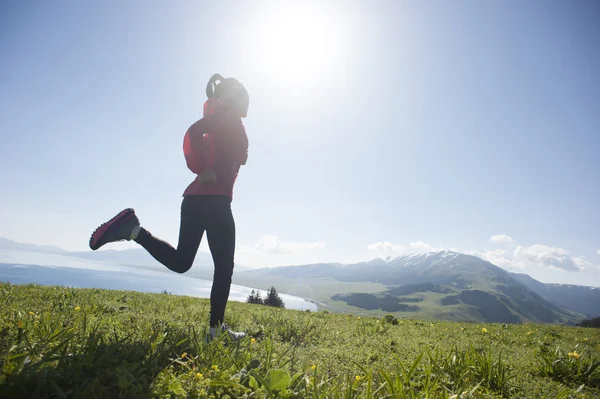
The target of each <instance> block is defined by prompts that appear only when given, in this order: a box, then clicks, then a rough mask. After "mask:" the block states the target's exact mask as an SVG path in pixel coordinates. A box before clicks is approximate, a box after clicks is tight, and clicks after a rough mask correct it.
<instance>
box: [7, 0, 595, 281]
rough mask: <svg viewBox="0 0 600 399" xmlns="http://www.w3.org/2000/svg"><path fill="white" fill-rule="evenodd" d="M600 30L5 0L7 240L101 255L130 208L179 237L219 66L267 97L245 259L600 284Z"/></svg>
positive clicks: (527, 7) (518, 21)
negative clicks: (451, 261) (453, 261)
mask: <svg viewBox="0 0 600 399" xmlns="http://www.w3.org/2000/svg"><path fill="white" fill-rule="evenodd" d="M598 37H600V4H599V3H598V2H595V1H573V2H560V1H543V2H542V1H530V2H526V3H523V2H519V1H505V2H500V1H495V2H479V1H459V2H416V1H413V2H408V1H407V2H396V1H372V2H367V1H344V2H341V1H340V2H335V1H330V2H314V3H310V2H306V3H299V2H298V3H292V2H291V3H286V2H274V1H256V2H241V1H239V2H235V1H219V2H200V1H187V2H184V1H181V2H168V3H167V2H158V1H130V2H118V1H105V2H90V1H84V2H61V1H55V2H42V1H38V2H35V1H30V2H17V1H4V2H2V3H1V4H0V92H1V93H2V95H1V96H0V132H1V136H0V185H1V186H2V195H1V196H0V236H4V237H7V238H11V239H14V240H17V241H22V242H30V243H37V244H53V245H58V246H61V247H64V248H66V249H72V250H84V249H85V248H86V247H87V241H88V238H89V235H90V233H91V231H92V230H93V229H94V228H95V227H96V225H98V224H100V223H101V222H103V221H104V220H105V219H107V218H110V217H111V216H113V215H114V214H115V213H116V212H118V211H119V210H121V209H122V208H125V207H134V208H135V209H136V211H137V212H138V214H139V216H140V219H141V221H142V224H143V225H144V226H145V227H147V228H148V229H149V230H150V231H152V232H153V234H155V235H157V236H159V237H162V238H164V239H167V240H169V241H171V242H172V243H175V242H176V240H177V232H178V227H179V207H180V203H181V194H182V192H183V190H184V189H185V187H186V186H187V185H188V184H189V183H190V182H191V180H192V179H193V175H192V174H191V172H189V171H188V170H187V169H186V167H185V162H184V159H183V155H182V150H181V146H182V139H183V134H184V133H185V131H186V129H187V128H188V127H189V125H191V124H192V123H193V122H194V121H196V120H197V119H198V118H199V117H200V116H201V110H202V104H203V102H204V100H205V96H204V87H205V85H206V81H207V80H208V78H209V77H210V76H211V75H212V74H213V73H215V72H219V73H221V74H223V75H225V76H234V77H236V78H238V79H239V80H240V81H242V82H243V83H244V84H245V85H246V86H247V88H248V90H249V92H250V111H249V115H248V118H247V119H246V120H245V125H246V129H247V132H248V136H249V140H250V150H249V153H250V155H249V160H248V165H247V166H245V167H243V168H242V170H241V173H240V176H239V179H238V183H237V185H236V188H235V194H234V196H235V198H234V204H233V208H234V214H235V217H236V222H237V227H238V250H237V253H236V258H237V260H238V262H239V263H245V264H248V265H251V266H256V267H258V266H272V265H287V264H299V263H312V262H317V261H340V262H354V261H361V260H367V259H370V258H373V257H376V256H397V255H399V254H401V253H405V252H411V251H427V250H431V249H455V250H459V251H463V252H467V253H473V254H477V255H479V256H481V257H484V258H486V259H490V260H492V261H494V262H495V263H496V264H498V265H499V266H502V267H505V268H507V269H511V270H520V271H526V272H528V273H530V274H531V275H532V276H534V277H536V278H538V279H540V280H542V281H559V282H574V283H581V284H592V285H598V286H600V274H599V272H600V269H599V265H600V227H599V226H600V206H599V205H598V204H600V184H598V181H599V180H600V179H599V172H600V158H599V157H598V154H599V150H600V129H599V127H600V79H599V77H598V76H599V75H598V71H599V70H600V41H599V40H598ZM492 236H497V237H494V238H492ZM500 236H502V237H500ZM499 237H500V238H499ZM133 245H134V244H131V243H124V244H118V245H115V246H113V248H127V247H131V246H133ZM203 250H206V247H205V246H204V245H203Z"/></svg>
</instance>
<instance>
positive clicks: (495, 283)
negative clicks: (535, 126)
mask: <svg viewBox="0 0 600 399" xmlns="http://www.w3.org/2000/svg"><path fill="white" fill-rule="evenodd" d="M257 276H259V277H260V279H263V280H264V281H265V282H266V281H272V282H277V283H279V284H283V286H289V285H293V284H294V281H298V280H300V281H302V284H303V285H305V286H310V285H311V284H317V285H318V284H323V282H324V281H325V280H330V281H331V284H330V285H329V286H327V288H326V290H325V291H326V292H327V293H328V294H330V295H329V296H328V297H327V298H323V297H319V298H317V299H318V300H319V301H321V302H323V303H324V304H326V305H327V306H331V307H332V309H334V310H336V311H349V312H363V313H365V314H371V315H382V314H385V313H386V312H392V313H394V314H396V315H398V316H401V317H409V318H415V317H416V318H425V319H433V320H454V321H472V322H501V323H521V322H527V321H529V322H538V323H563V324H573V323H576V322H578V321H580V320H582V319H583V318H584V315H582V314H578V313H577V312H575V311H573V310H572V308H568V309H565V308H563V307H562V306H559V305H558V304H556V303H554V302H551V301H549V300H548V299H546V298H544V297H543V296H542V295H540V294H539V293H537V292H536V291H535V290H533V289H531V288H530V287H528V286H527V285H526V284H523V283H521V282H520V281H518V280H517V279H515V278H513V276H511V274H510V273H508V272H507V271H505V270H504V269H501V268H499V267H498V266H495V265H493V264H491V263H489V262H487V261H484V260H482V259H480V258H477V257H474V256H469V255H464V254H459V253H455V252H450V251H443V252H437V253H428V254H418V255H405V256H401V257H398V258H395V259H389V260H383V259H376V260H373V261H370V262H362V263H357V264H351V265H343V264H315V265H305V266H290V267H279V268H269V269H260V270H256V271H252V272H247V273H240V274H238V275H237V276H236V277H235V278H236V279H237V281H241V282H244V281H245V279H252V278H253V277H254V278H255V277H257ZM335 283H337V284H339V286H337V287H336V285H335ZM349 283H351V284H356V283H363V284H364V283H369V284H379V290H377V291H375V290H373V289H372V288H373V287H371V288H370V289H369V290H368V291H364V290H360V288H359V289H358V290H344V285H345V284H349ZM540 284H541V283H540ZM278 286H279V287H281V286H282V285H278ZM434 286H435V287H437V288H435V289H432V288H431V287H434ZM282 290H283V291H284V292H285V289H282ZM313 292H314V290H313ZM588 306H590V307H592V306H596V307H597V306H598V305H588Z"/></svg>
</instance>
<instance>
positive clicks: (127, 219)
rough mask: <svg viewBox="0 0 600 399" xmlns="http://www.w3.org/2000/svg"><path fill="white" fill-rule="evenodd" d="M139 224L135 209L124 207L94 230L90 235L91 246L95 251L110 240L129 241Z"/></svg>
mask: <svg viewBox="0 0 600 399" xmlns="http://www.w3.org/2000/svg"><path fill="white" fill-rule="evenodd" d="M139 225H140V221H139V220H138V218H137V216H136V215H135V211H134V210H133V209H131V208H127V209H124V210H122V211H121V212H119V213H118V214H117V216H115V217H113V218H112V219H110V220H109V221H108V222H106V223H103V224H102V225H101V226H100V227H98V228H97V229H96V231H94V233H93V234H92V236H91V237H90V248H91V249H92V251H95V250H97V249H98V248H100V247H101V246H103V245H104V244H107V243H109V242H115V241H123V240H128V241H129V240H130V239H131V232H132V231H133V229H134V228H135V227H137V226H139Z"/></svg>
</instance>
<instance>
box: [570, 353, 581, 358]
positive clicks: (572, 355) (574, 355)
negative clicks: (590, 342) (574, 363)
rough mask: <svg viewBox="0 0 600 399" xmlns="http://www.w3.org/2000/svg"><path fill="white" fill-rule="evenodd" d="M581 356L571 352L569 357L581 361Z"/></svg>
mask: <svg viewBox="0 0 600 399" xmlns="http://www.w3.org/2000/svg"><path fill="white" fill-rule="evenodd" d="M579 356H581V355H580V354H579V353H577V352H569V357H573V358H575V359H579Z"/></svg>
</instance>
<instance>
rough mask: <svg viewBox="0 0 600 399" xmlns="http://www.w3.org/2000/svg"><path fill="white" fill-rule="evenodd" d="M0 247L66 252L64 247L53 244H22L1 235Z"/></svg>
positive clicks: (53, 252) (54, 252)
mask: <svg viewBox="0 0 600 399" xmlns="http://www.w3.org/2000/svg"><path fill="white" fill-rule="evenodd" d="M0 249H14V250H19V251H32V252H44V253H52V254H63V253H66V252H67V251H66V250H64V249H62V248H59V247H55V246H53V245H35V244H23V243H20V242H16V241H12V240H9V239H7V238H2V237H0Z"/></svg>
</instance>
